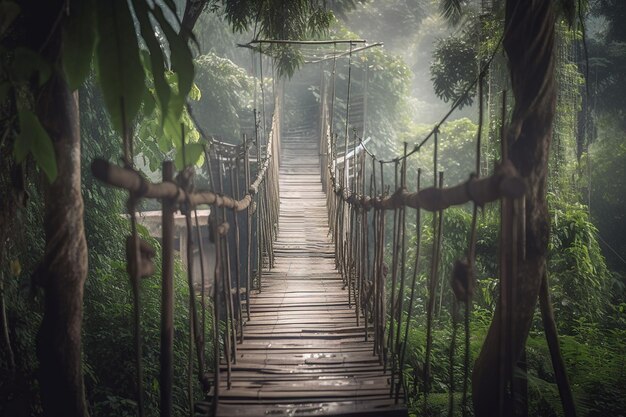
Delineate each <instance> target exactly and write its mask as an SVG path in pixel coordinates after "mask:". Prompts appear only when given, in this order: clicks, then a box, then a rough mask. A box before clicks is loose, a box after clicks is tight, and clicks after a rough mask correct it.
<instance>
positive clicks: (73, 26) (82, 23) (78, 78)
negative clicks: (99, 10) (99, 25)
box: [63, 0, 96, 90]
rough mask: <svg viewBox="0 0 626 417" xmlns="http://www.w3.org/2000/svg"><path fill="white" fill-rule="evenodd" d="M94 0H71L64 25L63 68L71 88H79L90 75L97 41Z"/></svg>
mask: <svg viewBox="0 0 626 417" xmlns="http://www.w3.org/2000/svg"><path fill="white" fill-rule="evenodd" d="M95 23H96V15H95V4H94V0H70V2H69V16H68V17H67V19H66V22H65V24H64V25H63V70H64V71H65V77H66V79H67V83H68V85H69V87H70V89H72V90H75V89H77V88H78V87H79V86H80V85H81V84H82V83H83V81H84V80H85V78H87V76H88V75H89V70H90V69H91V60H92V58H93V49H94V45H95V42H96V25H95Z"/></svg>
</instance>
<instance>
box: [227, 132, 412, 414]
mask: <svg viewBox="0 0 626 417" xmlns="http://www.w3.org/2000/svg"><path fill="white" fill-rule="evenodd" d="M285 136H287V137H285ZM315 142H316V141H315V138H313V137H308V138H307V137H298V136H294V135H293V134H292V136H291V137H289V136H288V135H284V137H283V143H282V155H281V156H282V163H281V169H280V200H281V204H280V224H279V235H278V240H277V242H276V244H275V256H276V258H275V268H274V269H272V270H271V271H269V272H265V273H264V274H263V277H262V287H261V291H260V292H258V293H255V294H253V295H252V296H251V312H252V316H251V320H250V321H249V322H248V323H247V324H246V327H245V341H244V342H243V343H242V344H239V345H238V346H237V349H238V356H237V364H236V365H233V366H232V369H233V373H232V386H231V388H230V389H227V388H226V385H225V381H224V380H225V377H224V378H222V386H221V389H220V400H219V407H218V416H237V417H240V416H266V415H298V416H308V415H315V416H320V415H322V416H324V415H333V416H340V415H341V416H350V415H353V416H357V415H372V416H383V415H385V416H406V415H407V411H406V408H405V407H404V406H403V405H402V404H400V405H395V404H394V401H393V400H392V399H390V398H389V381H388V376H389V375H388V373H387V374H385V373H384V372H383V367H382V365H380V364H379V361H378V358H377V357H376V356H374V355H373V345H372V343H371V342H366V341H365V330H364V327H363V321H362V320H361V326H360V327H357V326H356V317H355V310H354V308H350V307H349V306H348V299H347V292H346V290H344V289H342V286H343V285H342V280H341V276H340V275H339V274H338V272H337V271H336V270H335V266H334V255H333V246H332V243H331V241H330V238H329V236H328V222H327V218H326V216H327V214H326V213H327V211H326V210H327V209H326V206H325V196H324V194H323V192H322V186H321V181H320V168H319V159H318V150H317V146H316V143H315ZM223 375H224V374H223Z"/></svg>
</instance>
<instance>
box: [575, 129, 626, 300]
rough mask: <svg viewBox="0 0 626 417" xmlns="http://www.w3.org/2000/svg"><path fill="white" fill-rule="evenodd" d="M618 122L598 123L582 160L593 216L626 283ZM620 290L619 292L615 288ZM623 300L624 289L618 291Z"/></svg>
mask: <svg viewBox="0 0 626 417" xmlns="http://www.w3.org/2000/svg"><path fill="white" fill-rule="evenodd" d="M619 123H621V122H620V121H619V120H614V119H613V118H610V117H606V118H604V119H603V120H601V121H600V123H598V128H599V129H598V140H597V141H596V142H595V143H593V144H592V145H591V148H590V150H589V154H588V155H586V156H585V157H583V158H582V161H583V163H584V164H585V165H584V166H583V168H582V172H583V173H584V175H585V176H587V175H588V180H589V184H588V186H587V190H586V191H587V192H588V196H589V197H590V199H591V201H590V206H591V214H592V218H593V222H594V224H596V225H597V227H598V231H599V234H598V236H599V238H600V239H601V240H600V241H601V243H602V249H603V252H604V254H605V256H606V257H607V261H608V262H609V264H610V265H611V268H612V270H613V271H616V272H617V273H619V274H620V275H621V279H620V281H619V282H620V283H621V285H622V286H623V285H624V284H626V279H625V277H626V263H625V262H624V254H625V253H626V241H625V240H624V236H626V213H625V211H624V206H625V205H626V141H625V140H624V139H626V136H625V135H624V130H623V129H622V128H621V127H620V125H619ZM616 290H617V289H616ZM616 294H618V295H620V296H621V297H618V300H619V299H621V300H623V296H624V290H623V289H622V290H620V291H616Z"/></svg>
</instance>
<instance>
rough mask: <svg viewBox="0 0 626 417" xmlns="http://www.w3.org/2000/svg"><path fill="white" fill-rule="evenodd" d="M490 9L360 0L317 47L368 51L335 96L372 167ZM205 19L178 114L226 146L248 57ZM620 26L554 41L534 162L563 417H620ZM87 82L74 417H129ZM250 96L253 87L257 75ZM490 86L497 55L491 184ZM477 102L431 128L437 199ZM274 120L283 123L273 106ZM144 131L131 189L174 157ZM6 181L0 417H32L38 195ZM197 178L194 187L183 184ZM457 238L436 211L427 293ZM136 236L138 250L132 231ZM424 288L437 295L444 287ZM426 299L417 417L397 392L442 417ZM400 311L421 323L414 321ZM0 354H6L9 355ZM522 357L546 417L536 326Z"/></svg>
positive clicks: (486, 32)
mask: <svg viewBox="0 0 626 417" xmlns="http://www.w3.org/2000/svg"><path fill="white" fill-rule="evenodd" d="M177 3H181V4H178V7H179V9H180V8H182V7H183V6H184V4H183V3H184V2H177ZM491 3H492V2H484V1H483V2H469V4H468V5H467V6H466V7H464V8H462V9H461V10H448V13H447V15H446V16H444V15H443V14H442V11H441V4H440V1H438V0H384V1H382V0H376V1H367V2H365V3H363V4H357V5H356V8H354V9H353V10H349V11H343V12H339V13H336V18H335V19H334V20H333V22H332V23H331V26H330V30H329V31H328V33H326V34H325V35H324V36H325V37H326V36H328V37H330V38H336V39H345V38H350V37H353V38H364V39H367V40H368V41H372V42H373V41H381V42H384V45H385V46H384V48H383V49H380V48H374V49H371V50H368V51H366V52H363V53H361V54H360V55H358V57H357V58H356V59H355V60H354V62H353V65H354V66H355V68H356V69H359V70H364V69H365V68H367V72H368V74H369V75H368V76H369V84H368V86H367V91H365V86H364V85H363V82H362V80H359V79H356V77H355V80H353V82H354V86H353V88H354V89H355V91H359V89H360V91H364V92H365V93H366V94H367V100H368V109H369V110H368V112H369V114H368V121H367V128H366V131H365V134H364V137H366V138H367V137H371V142H370V145H369V146H370V147H371V148H372V149H373V151H374V152H375V153H376V154H377V155H378V156H379V157H381V158H388V157H393V156H395V155H397V154H400V153H401V152H402V147H403V142H408V143H410V144H413V143H415V142H417V141H418V140H419V139H421V138H422V137H423V136H424V135H425V134H426V133H428V132H429V131H430V129H431V128H432V126H433V125H434V123H436V122H437V121H438V120H439V119H440V118H441V116H442V115H443V114H445V112H446V111H447V109H448V108H449V106H450V104H451V103H452V102H453V101H454V100H455V99H456V98H457V97H458V95H459V94H460V92H461V91H462V90H463V88H464V87H465V85H467V83H468V82H471V81H472V80H473V79H475V78H476V76H477V73H478V69H479V66H480V65H481V63H482V62H484V61H485V60H486V59H487V58H488V57H489V55H490V54H491V52H492V51H493V50H494V48H495V46H496V44H497V42H498V39H499V38H500V36H501V34H502V30H503V28H502V22H503V20H504V19H503V10H502V7H497V4H498V3H501V2H495V5H493V7H492V4H491ZM485 4H487V6H485ZM222 13H223V10H222V8H221V6H219V5H215V6H214V7H212V8H211V9H210V10H206V11H205V12H204V13H203V14H202V15H201V16H200V19H199V21H198V22H197V24H196V25H195V29H194V33H195V36H196V39H197V42H198V44H199V48H197V49H195V50H194V53H196V54H197V56H195V61H194V62H195V67H196V76H195V79H194V83H195V86H194V87H193V88H192V91H191V94H190V99H191V101H192V108H193V109H194V114H195V115H196V117H197V120H198V122H199V125H200V126H201V127H202V129H203V130H204V131H205V132H207V133H209V134H212V135H215V136H219V137H221V138H222V139H223V140H227V141H230V142H232V143H239V142H240V141H241V131H242V126H243V124H245V123H248V124H249V121H250V120H251V117H252V116H251V114H252V111H253V106H254V103H253V96H254V91H255V85H256V86H258V83H259V79H258V78H255V77H254V74H255V73H256V72H255V71H254V70H253V68H252V59H251V53H250V51H249V50H247V49H244V48H238V47H236V44H237V43H245V42H247V41H249V40H250V39H252V37H253V32H252V31H247V30H244V31H243V32H237V31H235V32H233V30H232V27H231V25H230V24H229V23H228V22H227V21H226V20H225V19H224V17H223V15H222ZM444 14H445V13H444ZM625 18H626V3H625V2H623V1H622V0H595V1H594V0H592V1H589V5H588V7H587V9H586V11H585V12H584V14H583V16H582V19H578V21H577V22H576V23H575V24H574V25H573V27H570V25H569V24H568V23H567V22H566V20H565V19H563V20H562V21H561V22H560V23H559V25H558V28H557V45H558V48H557V51H558V59H557V80H558V83H559V85H558V88H559V93H558V102H557V113H556V114H557V116H556V120H555V124H554V137H553V142H552V148H551V158H550V178H549V203H550V210H551V211H550V213H551V238H550V246H549V249H550V257H549V280H550V284H551V290H552V292H551V295H552V300H553V303H554V309H555V314H556V319H557V323H558V328H559V331H560V340H561V347H562V353H563V356H564V360H565V363H566V365H567V370H568V373H569V377H570V381H571V384H572V388H573V391H574V396H575V399H576V403H577V407H578V410H579V413H580V415H582V416H589V417H591V416H620V415H626V260H625V259H624V258H625V257H626V238H625V236H626V221H625V220H626V219H624V216H625V215H626V211H625V210H624V204H625V203H626V201H624V198H625V196H626V114H625V112H626V25H624V22H623V21H624V19H625ZM582 20H584V23H585V25H584V35H585V36H584V37H583V26H582V25H581V21H582ZM198 49H199V51H198ZM198 52H199V53H198ZM346 70H347V61H346V60H343V61H341V60H340V61H338V64H337V74H338V75H337V95H338V99H337V104H336V105H337V120H338V121H337V122H336V123H341V121H342V119H341V117H342V114H345V110H341V109H342V106H345V101H343V99H342V97H343V96H342V94H343V93H342V92H344V91H345V89H346V85H347V79H346V74H347V71H346ZM92 72H93V71H92ZM94 78H95V75H94V74H92V75H90V77H89V78H88V80H87V82H86V83H85V84H84V85H83V86H82V87H81V88H80V92H79V93H80V109H81V114H80V118H81V136H82V147H83V154H82V162H83V163H82V166H83V173H82V178H83V184H82V190H83V196H84V201H85V227H86V233H87V242H88V246H89V276H88V279H87V282H86V286H85V301H84V309H85V312H84V328H83V343H84V345H83V350H84V352H83V356H84V371H85V383H86V393H87V399H88V403H89V407H90V410H91V412H92V415H95V416H113V415H115V416H120V417H124V416H134V415H135V413H136V412H135V403H134V395H133V392H134V388H133V387H134V365H133V357H134V353H133V335H132V326H131V321H132V314H131V310H132V299H131V292H130V285H129V283H128V277H127V273H126V265H125V250H124V241H125V238H126V235H127V234H128V231H129V225H128V221H127V220H126V219H125V218H123V217H122V216H120V214H121V213H124V212H125V210H126V209H125V198H126V196H125V193H123V192H119V191H115V190H112V189H109V188H105V187H104V186H102V185H101V184H100V183H98V182H97V181H96V180H95V179H94V178H93V177H92V175H91V173H90V172H89V170H88V168H86V167H89V164H90V162H91V161H92V160H93V158H94V157H96V156H102V155H105V156H111V157H112V159H114V158H115V156H116V155H119V153H120V149H121V147H120V146H121V141H120V139H119V135H118V134H117V133H115V132H114V129H113V127H112V124H111V122H110V121H109V117H108V115H107V113H106V111H105V105H104V103H103V97H102V96H101V93H100V91H99V90H98V88H96V85H95V80H94ZM319 79H320V74H319V68H318V67H315V68H311V67H307V66H304V67H302V68H301V70H300V71H299V72H298V71H296V73H295V75H294V78H293V79H292V83H294V85H295V82H298V85H299V87H298V88H291V89H288V93H287V98H286V99H287V102H288V103H291V104H294V105H295V104H297V103H303V102H306V101H310V102H315V101H316V100H318V99H319ZM264 81H265V82H266V83H267V84H268V85H269V84H271V80H269V78H268V77H267V74H266V79H265V80H264ZM170 82H172V83H173V81H171V80H170ZM508 82H509V81H508V69H507V66H506V60H505V57H504V56H503V54H502V53H498V54H496V57H495V59H494V61H493V63H492V65H491V67H490V70H489V72H488V74H487V77H486V88H485V91H484V97H483V98H484V101H485V106H484V108H485V120H484V126H483V129H484V130H483V138H484V146H483V160H484V163H483V166H482V167H481V171H482V173H483V174H487V173H489V172H491V170H492V169H493V164H494V161H496V160H497V159H498V158H499V137H500V133H499V132H500V124H501V120H500V112H501V106H502V104H501V103H502V94H501V92H502V90H504V89H507V88H509V87H508V84H507V83H508ZM288 85H289V83H288ZM295 91H298V93H297V94H296V93H295ZM477 100H478V98H477V96H476V92H475V91H474V92H473V93H472V95H471V96H470V97H468V99H467V100H465V101H464V103H463V105H462V106H461V109H460V110H459V111H457V112H456V113H454V115H453V117H452V118H450V119H449V121H447V122H446V123H445V124H444V125H443V126H442V128H441V138H442V140H441V150H440V152H441V154H440V161H441V169H442V170H444V171H445V175H446V183H447V184H456V183H459V182H461V181H463V180H466V179H467V178H468V175H469V173H470V172H472V171H473V169H474V168H473V167H474V164H475V161H474V156H473V155H474V146H475V145H474V143H475V138H476V131H477V127H478V126H477V121H478V107H477ZM285 109H286V117H287V118H288V117H289V105H287V106H285ZM344 109H345V107H344ZM3 115H4V113H3ZM3 117H4V116H3ZM315 117H317V116H316V115H315ZM153 118H154V120H151V119H149V118H148V119H145V120H143V123H142V124H141V128H140V129H137V131H136V132H135V135H136V141H137V146H138V147H139V149H140V152H141V155H142V156H141V157H140V158H138V161H137V163H138V164H140V165H141V166H142V167H143V168H142V169H143V170H144V172H145V173H146V175H147V176H148V177H151V178H159V177H160V174H159V172H158V167H159V166H160V161H161V160H163V159H164V158H168V157H171V156H172V155H173V152H174V151H173V150H172V147H173V145H172V144H171V143H167V142H164V141H159V140H158V136H159V135H158V134H157V132H156V130H157V128H158V124H159V123H158V115H156V114H154V115H153ZM185 118H186V119H185ZM183 119H185V120H186V124H187V128H188V131H189V134H188V138H190V140H192V141H195V142H200V141H202V139H201V135H200V134H199V133H198V131H197V130H196V129H195V127H194V125H193V123H192V122H191V120H190V119H189V118H188V115H184V116H183ZM0 133H3V132H0ZM5 139H6V135H4V136H3V137H2V142H3V143H2V144H0V146H1V148H0V149H2V152H3V154H4V153H5V152H10V150H9V151H7V149H10V147H8V148H7V146H8V145H6V144H5V143H4V142H5ZM4 157H5V156H3V158H4ZM430 158H431V157H430V155H429V154H428V152H426V151H425V152H420V154H419V155H418V156H417V159H418V160H419V161H420V164H411V165H410V167H413V171H412V172H411V171H410V172H409V176H408V177H409V178H412V179H414V178H415V177H416V171H415V169H416V168H415V167H416V166H418V165H421V166H423V167H424V168H425V171H424V175H426V176H428V175H432V171H430V172H429V171H428V169H429V167H430V166H431V162H430ZM23 169H24V170H26V171H28V172H29V173H31V174H32V175H24V176H23V178H26V183H25V184H24V190H25V193H24V196H23V200H24V201H23V207H22V208H21V209H19V210H18V211H17V212H16V217H15V218H14V219H12V231H13V232H12V233H11V234H10V235H9V236H10V238H9V239H8V241H6V242H3V243H2V245H3V246H4V249H3V250H2V256H3V258H2V259H0V264H1V265H2V269H1V270H0V283H1V286H2V287H1V290H2V310H3V311H2V313H3V315H5V317H6V319H5V320H3V322H4V323H6V328H5V329H3V335H2V343H3V345H2V348H0V374H1V375H2V377H1V378H0V415H3V416H11V417H19V416H31V415H33V416H37V415H39V414H40V413H41V405H40V400H39V389H38V382H37V381H38V380H37V368H38V361H37V357H36V352H35V339H36V335H37V330H38V328H39V325H40V322H41V317H42V313H43V311H42V303H41V293H40V289H39V288H38V287H37V285H36V282H33V281H34V280H33V276H36V274H34V272H35V270H36V268H37V265H38V262H39V261H40V259H41V258H42V253H43V248H44V238H43V235H42V233H41V230H42V226H43V225H42V221H43V220H42V217H43V216H42V212H43V197H42V194H41V186H42V182H43V181H45V178H44V176H43V175H36V174H37V172H38V171H39V170H40V168H39V167H38V165H37V164H36V163H35V161H31V160H29V159H27V160H26V162H25V163H24V164H23ZM198 175H199V176H200V178H199V182H200V184H201V183H202V181H203V179H202V174H201V173H200V171H199V172H198ZM204 181H205V182H206V181H207V179H206V178H204ZM413 181H414V180H413ZM11 184H13V182H12V180H11V178H8V177H3V178H2V182H1V183H0V187H2V188H1V190H2V194H5V193H7V192H9V190H10V188H11V187H12V185H11ZM414 187H415V184H414V182H412V183H411V182H409V188H410V189H414ZM156 207H157V206H148V205H144V207H142V208H143V209H154V208H156ZM470 222H471V207H470V206H469V205H468V206H467V207H459V208H452V209H449V210H447V211H446V215H445V218H444V229H443V236H444V238H443V249H442V262H441V265H442V268H443V271H442V276H444V277H447V276H449V275H450V273H451V266H452V264H453V261H454V260H455V259H458V258H460V257H462V256H463V254H464V251H465V249H466V248H467V238H468V236H469V233H468V231H469V228H470ZM414 225H415V224H414V223H413V224H412V225H411V224H409V225H408V229H407V230H412V229H411V227H414ZM423 225H424V230H423V239H422V242H421V245H423V247H424V248H428V247H429V245H431V244H432V231H430V229H429V228H427V227H426V226H428V225H429V222H428V219H427V216H426V219H423ZM140 231H141V233H142V234H143V235H144V238H146V239H149V240H150V237H149V236H148V234H147V230H144V229H141V230H140ZM498 233H499V212H498V208H497V207H495V206H494V207H489V208H485V209H484V210H482V212H481V215H480V216H479V223H478V246H477V255H478V259H477V271H478V274H477V275H478V287H477V289H476V296H475V305H474V309H473V311H472V317H471V345H470V346H471V353H472V357H473V358H475V357H476V356H477V355H478V352H479V350H480V346H481V343H482V341H483V340H484V337H485V335H486V332H487V329H488V326H489V323H490V321H491V317H492V315H493V311H494V308H495V304H496V302H495V300H496V296H497V288H496V283H497V279H496V276H497V274H498V271H497V265H498V258H497V253H498V250H497V249H498V248H497V246H498ZM411 236H412V238H411V239H412V240H411V241H410V242H409V245H408V248H409V250H408V252H407V269H406V274H407V276H410V275H411V274H412V271H411V267H412V265H413V261H412V259H413V257H414V256H415V250H414V247H415V236H414V234H413V233H411ZM390 241H391V239H387V242H390ZM151 242H152V244H153V245H154V246H155V247H158V242H157V241H155V240H154V239H151ZM157 253H158V251H157ZM387 253H391V251H390V250H389V251H387ZM423 253H428V251H427V250H424V251H423ZM157 256H158V255H157ZM155 265H157V268H158V265H160V261H159V260H158V259H156V260H155ZM422 265H424V269H425V270H424V271H419V272H420V275H419V277H420V282H421V284H422V285H420V286H419V287H418V288H419V290H418V291H419V294H418V298H417V303H418V304H419V305H422V306H423V304H424V302H425V299H426V298H425V296H426V285H425V282H426V275H427V271H426V266H427V265H428V262H422ZM158 273H159V271H158V270H157V274H158ZM183 274H184V271H183V269H182V265H181V264H180V263H179V264H178V266H177V276H176V280H175V285H176V297H177V300H176V303H177V304H176V310H175V311H176V318H175V320H176V323H175V324H176V337H175V348H176V350H175V355H176V356H175V360H176V365H175V366H176V370H175V373H174V375H175V376H176V378H178V380H177V381H175V389H176V390H177V391H175V392H174V400H175V413H176V415H178V416H183V415H186V414H187V411H186V410H187V398H186V395H187V394H186V391H185V388H184V387H185V386H186V366H187V359H186V358H187V356H186V355H187V349H188V348H187V340H188V325H187V322H186V320H187V316H188V310H187V308H188V307H187V300H188V298H187V297H188V295H187V294H188V293H187V291H188V289H187V285H186V281H185V278H184V275H183ZM442 282H443V283H444V284H443V285H448V284H446V282H447V279H443V280H442ZM142 285H143V288H142V301H143V312H142V320H143V325H144V326H143V337H144V344H143V346H144V358H145V361H144V363H145V380H146V381H147V386H146V389H147V395H146V400H147V403H148V407H149V412H148V414H149V415H156V409H157V407H158V357H159V333H158V332H159V330H158V329H159V307H160V302H159V300H160V289H159V281H158V280H154V279H148V280H145V281H143V284H142ZM439 291H440V294H441V298H440V301H439V302H438V303H437V309H436V327H435V331H434V340H435V345H434V352H433V358H432V363H433V378H434V380H433V384H432V387H433V392H434V394H432V395H431V396H430V397H429V404H428V407H427V408H426V409H424V408H423V407H422V406H421V403H419V401H418V400H419V399H418V397H417V396H413V394H412V393H409V394H410V396H409V397H410V398H409V399H410V404H409V405H410V407H411V408H412V412H413V413H415V414H416V415H443V414H445V412H446V409H447V408H446V407H447V401H448V396H447V381H448V380H449V375H448V372H449V369H448V363H449V358H448V356H449V353H448V349H449V345H448V343H447V340H449V335H450V333H451V331H452V328H451V324H450V323H451V320H450V312H451V310H450V309H451V307H450V306H451V300H450V299H448V298H449V296H448V295H447V292H444V288H440V289H439ZM444 294H445V295H444ZM407 297H408V294H407ZM417 311H423V309H422V310H420V309H419V306H418V308H417ZM424 322H425V318H424V317H416V318H415V319H414V321H413V322H412V325H411V328H410V331H409V338H410V339H409V346H408V349H407V351H408V352H410V357H409V369H408V371H407V377H408V378H409V384H408V385H409V386H412V378H414V377H415V376H416V375H418V374H419V364H420V363H422V362H423V355H424V347H425V337H426V336H425V325H424ZM5 333H6V335H5ZM5 341H8V342H9V343H10V347H11V348H10V349H7V347H6V346H5ZM211 351H212V350H211V349H208V352H211ZM9 352H12V355H10V354H9ZM455 354H456V355H458V357H457V360H456V363H457V364H458V367H457V368H455V370H454V371H455V373H458V378H459V379H458V380H460V378H461V375H462V369H461V367H462V365H461V364H462V350H461V347H459V348H458V349H457V351H456V352H455ZM526 358H527V378H528V390H529V405H528V407H529V413H530V415H538V416H553V415H554V416H556V415H560V414H562V410H561V405H560V401H559V395H558V390H557V387H556V385H555V383H554V375H553V370H552V366H551V362H550V356H549V353H548V349H547V345H546V342H545V337H544V335H543V330H542V324H541V320H540V319H539V315H537V318H536V321H535V323H534V325H533V328H532V330H531V334H530V336H529V339H528V343H527V353H526ZM12 362H13V363H12ZM207 362H208V363H212V361H211V360H209V361H207ZM460 385H461V384H458V386H460ZM196 395H198V396H200V395H201V394H200V393H196Z"/></svg>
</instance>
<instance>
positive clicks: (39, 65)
mask: <svg viewBox="0 0 626 417" xmlns="http://www.w3.org/2000/svg"><path fill="white" fill-rule="evenodd" d="M11 75H12V77H13V79H14V80H16V81H21V82H28V81H30V79H31V78H32V77H33V76H34V75H37V81H38V83H39V85H43V84H45V82H46V81H48V79H49V78H50V75H52V68H51V67H50V64H49V63H48V61H46V60H45V59H43V57H42V56H41V55H40V54H39V53H37V52H35V51H33V50H32V49H28V48H23V47H17V48H15V50H14V52H13V62H12V63H11Z"/></svg>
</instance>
